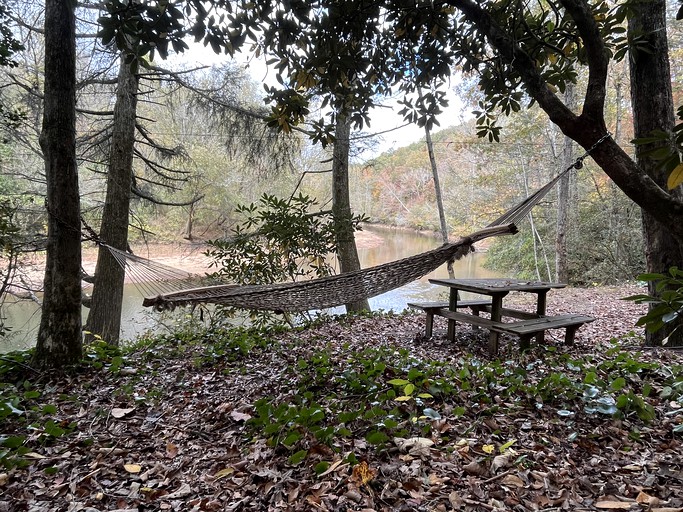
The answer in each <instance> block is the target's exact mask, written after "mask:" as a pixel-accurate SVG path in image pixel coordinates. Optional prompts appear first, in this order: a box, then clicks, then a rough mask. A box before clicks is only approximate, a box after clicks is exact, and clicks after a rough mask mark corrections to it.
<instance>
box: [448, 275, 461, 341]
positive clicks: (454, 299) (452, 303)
mask: <svg viewBox="0 0 683 512" xmlns="http://www.w3.org/2000/svg"><path fill="white" fill-rule="evenodd" d="M458 298H459V295H458V290H457V289H455V288H451V291H450V294H449V296H448V309H449V310H451V311H457V310H458ZM447 338H448V341H453V342H455V320H452V319H450V318H449V319H448V334H447Z"/></svg>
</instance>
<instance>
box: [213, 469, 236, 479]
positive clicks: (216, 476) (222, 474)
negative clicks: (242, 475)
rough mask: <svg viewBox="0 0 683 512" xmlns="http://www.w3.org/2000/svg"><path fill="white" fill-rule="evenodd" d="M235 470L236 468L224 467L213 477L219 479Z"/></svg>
mask: <svg viewBox="0 0 683 512" xmlns="http://www.w3.org/2000/svg"><path fill="white" fill-rule="evenodd" d="M234 472H235V468H223V469H221V470H220V471H216V473H215V474H214V475H213V477H214V478H215V479H216V480H218V479H220V478H223V477H226V476H230V475H232V474H233V473H234Z"/></svg>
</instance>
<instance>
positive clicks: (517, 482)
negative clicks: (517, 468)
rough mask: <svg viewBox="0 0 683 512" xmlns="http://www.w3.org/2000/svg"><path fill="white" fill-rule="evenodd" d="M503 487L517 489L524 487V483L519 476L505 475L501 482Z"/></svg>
mask: <svg viewBox="0 0 683 512" xmlns="http://www.w3.org/2000/svg"><path fill="white" fill-rule="evenodd" d="M500 483H501V484H503V485H513V486H515V487H524V481H523V480H522V479H521V478H519V477H518V476H517V475H505V477H503V479H502V480H501V481H500Z"/></svg>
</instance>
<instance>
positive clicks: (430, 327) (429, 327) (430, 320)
mask: <svg viewBox="0 0 683 512" xmlns="http://www.w3.org/2000/svg"><path fill="white" fill-rule="evenodd" d="M433 332H434V310H432V309H428V310H427V320H426V321H425V338H431V337H432V333H433Z"/></svg>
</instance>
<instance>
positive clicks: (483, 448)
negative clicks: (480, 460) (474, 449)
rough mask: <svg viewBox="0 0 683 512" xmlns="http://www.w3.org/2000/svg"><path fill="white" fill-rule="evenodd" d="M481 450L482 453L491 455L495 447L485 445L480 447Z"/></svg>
mask: <svg viewBox="0 0 683 512" xmlns="http://www.w3.org/2000/svg"><path fill="white" fill-rule="evenodd" d="M481 449H482V450H483V451H484V453H488V454H491V453H493V451H494V450H495V449H496V447H495V446H493V445H492V444H485V445H484V446H482V447H481Z"/></svg>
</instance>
